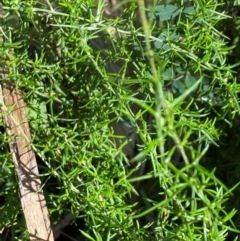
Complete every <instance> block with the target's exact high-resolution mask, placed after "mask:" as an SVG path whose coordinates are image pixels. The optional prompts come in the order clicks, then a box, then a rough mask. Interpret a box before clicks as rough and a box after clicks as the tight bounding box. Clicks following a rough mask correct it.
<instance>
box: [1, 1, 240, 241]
mask: <svg viewBox="0 0 240 241" xmlns="http://www.w3.org/2000/svg"><path fill="white" fill-rule="evenodd" d="M123 6H124V7H125V5H123ZM227 6H228V2H225V1H222V2H221V1H218V2H216V1H215V2H214V1H204V3H203V1H201V0H198V1H197V0H196V1H177V0H176V1H172V2H170V1H168V3H166V4H163V3H159V4H156V5H155V6H152V7H148V8H146V7H145V5H143V1H140V0H139V1H138V3H136V2H129V4H127V5H126V8H125V9H123V10H124V11H123V13H124V14H122V15H120V16H117V17H115V18H113V19H110V18H106V17H104V16H103V12H104V10H103V9H104V3H102V2H101V3H100V2H99V4H96V3H95V2H94V1H90V0H89V1H83V0H76V1H74V3H71V2H69V1H67V0H61V1H58V5H54V4H53V5H51V3H50V2H48V1H47V4H45V5H41V4H40V5H39V4H38V5H36V3H35V2H34V1H25V2H22V1H14V2H12V1H5V2H4V4H3V9H4V11H5V14H4V17H3V18H2V19H1V23H2V25H1V30H2V31H1V35H2V36H3V37H5V38H7V40H8V42H7V43H6V44H3V45H2V46H1V47H0V49H1V51H2V53H5V54H7V53H9V51H10V49H12V50H13V52H14V53H13V56H12V55H8V57H9V60H8V61H9V66H10V75H9V77H8V80H5V81H14V82H15V84H16V88H20V89H21V90H22V91H23V94H24V98H25V101H26V104H27V109H28V118H29V121H30V124H31V131H32V137H33V143H32V146H33V147H34V151H35V152H36V155H37V156H38V161H39V169H40V173H41V178H42V182H43V189H44V193H45V197H46V200H47V206H48V209H49V212H50V216H51V222H52V225H53V226H54V225H56V224H57V223H58V222H59V220H61V218H62V216H63V215H65V214H67V213H69V212H71V213H72V214H73V215H74V217H75V218H76V219H79V218H82V219H83V220H84V223H85V228H84V229H82V230H81V233H82V234H83V235H84V236H85V237H86V240H99V241H100V240H129V241H132V240H137V241H141V240H174V241H175V240H181V241H182V240H194V241H195V240H229V237H230V238H231V237H232V236H230V235H234V233H239V231H238V228H237V227H236V224H234V222H233V221H232V219H233V217H234V215H235V214H236V212H237V209H238V203H237V204H236V206H231V205H229V201H228V200H229V197H230V196H231V195H232V193H233V190H235V189H236V190H238V187H237V182H238V181H236V182H235V181H233V180H231V183H229V182H227V181H226V180H224V179H222V176H221V175H220V174H219V170H222V163H219V159H220V157H218V159H217V160H216V159H215V156H212V154H211V150H213V148H217V147H218V146H221V138H222V137H223V136H226V133H225V131H226V130H227V128H229V126H230V125H231V124H232V123H233V119H234V118H235V116H236V115H237V114H238V113H239V104H238V102H239V101H238V95H239V89H240V88H239V83H238V82H237V81H236V77H235V73H234V67H235V66H234V65H233V64H232V63H230V61H229V59H228V58H229V55H228V54H229V53H230V51H231V50H232V49H233V46H229V40H228V38H227V37H226V36H225V35H224V33H223V31H222V29H221V26H222V25H221V24H223V23H224V21H226V19H230V17H231V16H229V15H228V14H227V13H225V12H224V11H223V10H222V9H223V8H225V7H227ZM117 7H118V6H117ZM124 7H123V8H124ZM137 7H138V8H139V9H140V10H139V15H137V16H138V17H139V23H138V24H136V22H135V21H136V12H135V11H136V8H137ZM134 17H135V19H134ZM133 19H134V21H133ZM140 23H141V24H140ZM136 26H141V27H139V28H137V27H136ZM113 30H114V31H115V34H112V31H113ZM1 64H2V65H3V64H5V63H4V61H2V60H1ZM129 69H130V71H129ZM116 70H117V71H116ZM113 122H117V123H121V124H123V125H125V127H126V126H127V127H129V126H130V127H129V128H130V130H131V132H136V135H137V137H138V138H139V140H140V141H139V142H138V145H137V148H138V153H137V154H136V155H135V156H134V157H133V158H132V159H131V161H129V160H128V158H127V157H126V155H124V153H123V152H122V150H121V148H123V147H124V146H125V145H127V141H126V138H125V139H124V138H122V137H119V136H116V134H115V133H114V131H113V129H112V128H111V123H113ZM1 126H3V123H2V122H1ZM3 130H4V128H3ZM128 134H129V133H128ZM131 134H132V133H130V134H129V135H130V136H131ZM0 138H1V140H2V142H1V143H2V144H1V161H2V172H0V184H1V190H0V197H1V198H2V201H1V206H0V207H1V212H2V213H4V215H3V216H2V218H1V220H0V229H1V228H5V229H6V228H10V230H11V232H12V237H14V238H12V240H24V238H25V236H24V235H26V234H25V233H26V229H25V226H24V222H23V220H22V219H21V208H20V206H19V197H18V192H17V182H16V179H15V176H14V168H13V163H12V160H11V156H10V154H9V152H8V148H7V139H6V135H5V133H4V131H3V132H2V133H1V134H0ZM117 139H119V140H120V141H119V142H120V143H121V144H120V145H119V146H116V145H115V144H114V143H115V142H116V140H117ZM121 140H122V141H121ZM209 150H210V151H209ZM221 151H222V152H223V154H222V155H221V157H222V156H224V155H225V156H226V152H224V150H221ZM234 157H236V156H235V155H234ZM234 180H235V179H234ZM13 190H14V191H13ZM13 206H14V207H16V208H12V207H13ZM10 207H11V208H10ZM233 239H234V238H232V239H231V240H233ZM235 240H237V238H236V239H235Z"/></svg>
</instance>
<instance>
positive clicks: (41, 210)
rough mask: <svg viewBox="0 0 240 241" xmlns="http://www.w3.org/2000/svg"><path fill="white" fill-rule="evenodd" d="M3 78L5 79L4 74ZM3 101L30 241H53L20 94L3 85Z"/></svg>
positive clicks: (0, 95) (9, 86) (12, 88)
mask: <svg viewBox="0 0 240 241" xmlns="http://www.w3.org/2000/svg"><path fill="white" fill-rule="evenodd" d="M1 72H2V71H1ZM1 75H2V76H1V77H2V79H3V72H2V73H1ZM2 87H3V90H2ZM0 98H1V104H2V113H3V118H4V123H5V126H6V132H7V134H8V136H9V146H10V150H11V153H12V157H13V161H14V165H15V169H16V172H17V175H18V181H19V189H20V199H21V204H22V209H23V213H24V216H25V220H26V224H27V228H28V232H29V235H30V240H46V241H48V240H49V241H51V240H54V239H53V234H52V230H51V226H50V220H49V215H48V210H47V207H46V201H45V198H44V195H43V192H42V190H41V181H40V179H39V173H38V166H37V162H36V158H35V155H34V152H33V151H32V150H31V147H30V142H31V135H30V129H29V125H28V121H27V117H26V108H25V103H24V101H23V98H22V94H21V91H20V90H15V88H14V87H13V85H12V86H11V85H10V84H5V85H3V84H2V85H0Z"/></svg>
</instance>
